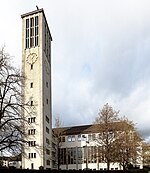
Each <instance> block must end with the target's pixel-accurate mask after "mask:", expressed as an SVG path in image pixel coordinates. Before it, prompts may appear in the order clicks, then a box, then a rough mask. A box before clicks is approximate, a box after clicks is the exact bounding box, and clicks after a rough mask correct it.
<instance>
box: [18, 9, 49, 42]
mask: <svg viewBox="0 0 150 173" xmlns="http://www.w3.org/2000/svg"><path fill="white" fill-rule="evenodd" d="M36 8H37V9H36V10H34V11H31V12H28V13H25V14H22V15H21V18H22V19H23V18H25V17H29V16H31V15H34V14H37V13H42V14H43V17H44V19H45V22H46V24H47V26H48V23H47V20H46V16H45V13H44V10H43V8H41V9H39V8H38V6H36ZM48 32H49V34H50V38H51V41H52V36H51V32H50V30H49V27H48Z"/></svg>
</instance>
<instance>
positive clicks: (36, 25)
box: [35, 16, 39, 46]
mask: <svg viewBox="0 0 150 173" xmlns="http://www.w3.org/2000/svg"><path fill="white" fill-rule="evenodd" d="M38 25H39V18H38V16H35V46H38V36H39V27H38Z"/></svg>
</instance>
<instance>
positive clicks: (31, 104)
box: [30, 99, 49, 106]
mask: <svg viewBox="0 0 150 173" xmlns="http://www.w3.org/2000/svg"><path fill="white" fill-rule="evenodd" d="M48 103H49V101H48V99H46V104H48ZM33 105H34V104H33V100H31V102H30V106H33Z"/></svg>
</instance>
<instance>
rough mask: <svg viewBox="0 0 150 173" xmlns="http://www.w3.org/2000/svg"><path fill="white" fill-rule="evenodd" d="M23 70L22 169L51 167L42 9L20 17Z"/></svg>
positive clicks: (46, 40) (46, 43) (47, 63)
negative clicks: (24, 136) (23, 135)
mask: <svg viewBox="0 0 150 173" xmlns="http://www.w3.org/2000/svg"><path fill="white" fill-rule="evenodd" d="M21 18H22V71H23V73H24V75H25V77H26V79H25V88H24V89H23V93H24V100H23V101H24V102H28V103H29V104H30V105H31V106H30V110H28V114H27V113H26V112H24V113H23V114H24V117H25V118H26V120H27V122H28V123H27V124H25V125H24V127H25V132H26V134H27V142H26V143H25V144H24V147H23V150H24V153H25V154H23V156H22V168H25V169H26V168H29V169H39V167H40V166H42V167H44V169H48V168H51V167H52V160H51V158H52V156H51V148H52V99H51V41H52V37H51V33H50V30H49V27H48V23H47V20H46V17H45V14H44V10H43V9H38V8H37V10H35V11H32V12H29V13H25V14H23V15H21Z"/></svg>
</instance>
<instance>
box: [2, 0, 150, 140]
mask: <svg viewBox="0 0 150 173" xmlns="http://www.w3.org/2000/svg"><path fill="white" fill-rule="evenodd" d="M36 5H38V6H39V8H43V9H44V11H45V14H46V17H47V21H48V24H49V28H50V31H51V34H52V37H53V42H52V65H53V69H52V78H53V81H52V84H53V91H52V92H53V117H56V116H57V115H58V114H59V116H60V118H61V120H62V122H63V124H64V126H72V125H79V124H80V125H83V124H89V123H92V122H93V121H94V120H95V117H96V116H97V114H98V111H99V109H102V107H103V105H104V104H106V103H109V105H111V106H112V107H113V108H114V109H115V110H120V116H126V117H128V119H129V120H132V121H133V122H134V123H135V124H136V126H137V128H138V129H139V131H140V132H141V134H142V135H143V137H144V138H145V139H147V140H149V141H150V1H149V0H25V1H21V0H13V1H10V0H5V1H2V2H1V10H0V21H1V25H0V46H2V45H6V50H7V51H8V52H9V53H10V55H11V56H12V57H13V58H14V62H15V64H16V65H17V66H18V67H19V66H20V65H21V46H22V45H21V27H22V23H21V22H22V21H21V17H20V15H21V14H24V13H26V12H30V11H33V10H35V9H36Z"/></svg>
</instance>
